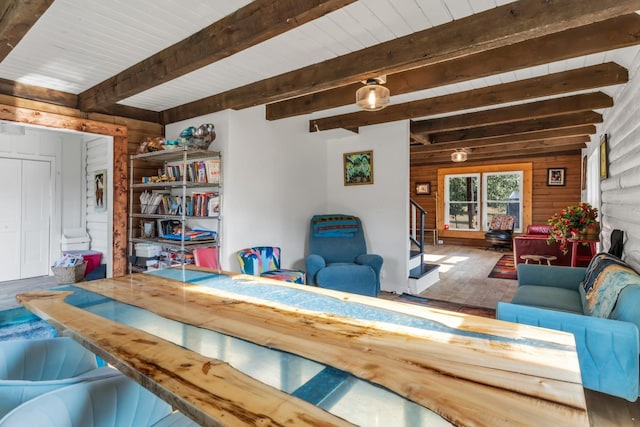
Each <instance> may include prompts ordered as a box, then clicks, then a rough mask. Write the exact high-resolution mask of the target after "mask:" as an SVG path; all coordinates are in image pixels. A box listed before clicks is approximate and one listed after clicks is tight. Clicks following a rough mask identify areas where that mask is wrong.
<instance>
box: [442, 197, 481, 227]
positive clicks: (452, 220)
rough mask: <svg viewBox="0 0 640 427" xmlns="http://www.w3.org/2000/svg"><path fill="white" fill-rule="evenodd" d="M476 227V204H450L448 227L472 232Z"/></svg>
mask: <svg viewBox="0 0 640 427" xmlns="http://www.w3.org/2000/svg"><path fill="white" fill-rule="evenodd" d="M477 225H478V204H477V203H451V205H450V206H449V227H450V228H451V229H454V230H474V229H476V228H477Z"/></svg>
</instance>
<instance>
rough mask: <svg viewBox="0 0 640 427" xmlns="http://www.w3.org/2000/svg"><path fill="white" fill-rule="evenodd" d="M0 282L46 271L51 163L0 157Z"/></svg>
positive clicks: (46, 272)
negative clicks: (0, 187) (0, 186)
mask: <svg viewBox="0 0 640 427" xmlns="http://www.w3.org/2000/svg"><path fill="white" fill-rule="evenodd" d="M0 182H3V183H6V185H3V186H2V190H1V192H0V195H1V198H2V209H0V242H1V243H2V244H0V267H1V268H0V281H6V280H18V279H26V278H28V277H37V276H46V275H47V274H49V263H50V260H49V240H50V237H49V236H50V223H51V200H52V194H51V191H52V185H51V163H50V162H47V161H37V160H22V159H8V158H0Z"/></svg>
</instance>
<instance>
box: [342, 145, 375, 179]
mask: <svg viewBox="0 0 640 427" xmlns="http://www.w3.org/2000/svg"><path fill="white" fill-rule="evenodd" d="M343 165H344V185H365V184H373V150H369V151H358V152H355V153H344V155H343Z"/></svg>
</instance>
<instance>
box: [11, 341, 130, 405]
mask: <svg viewBox="0 0 640 427" xmlns="http://www.w3.org/2000/svg"><path fill="white" fill-rule="evenodd" d="M98 366H99V365H98V361H97V358H96V356H95V355H94V354H93V353H91V352H90V351H89V350H87V349H85V348H84V347H83V346H81V345H80V344H78V343H76V342H75V341H74V340H73V339H71V338H68V337H60V338H47V339H31V340H28V339H27V340H12V341H3V342H0V417H2V416H4V415H5V414H7V413H8V412H10V411H11V410H12V409H14V408H16V407H17V406H19V405H21V404H22V403H24V402H26V401H27V400H30V399H33V398H35V397H37V396H40V395H42V394H44V393H48V392H50V391H52V390H56V389H59V388H62V387H66V386H69V385H71V384H75V383H79V382H82V381H91V380H95V379H96V378H103V377H109V376H113V375H117V374H119V372H118V371H116V370H115V369H111V368H108V367H102V368H100V367H98Z"/></svg>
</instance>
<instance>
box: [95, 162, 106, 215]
mask: <svg viewBox="0 0 640 427" xmlns="http://www.w3.org/2000/svg"><path fill="white" fill-rule="evenodd" d="M93 183H94V191H95V198H94V206H93V207H94V210H95V211H96V212H106V211H107V171H106V169H101V170H98V171H95V172H94V174H93Z"/></svg>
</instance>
